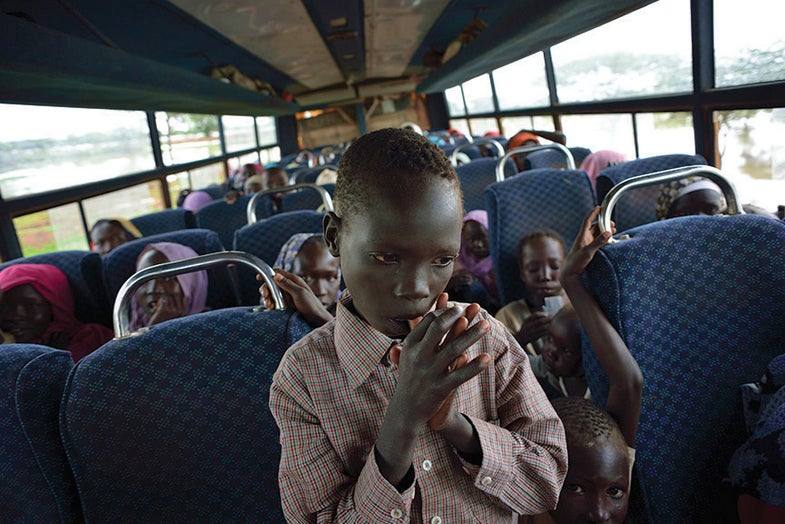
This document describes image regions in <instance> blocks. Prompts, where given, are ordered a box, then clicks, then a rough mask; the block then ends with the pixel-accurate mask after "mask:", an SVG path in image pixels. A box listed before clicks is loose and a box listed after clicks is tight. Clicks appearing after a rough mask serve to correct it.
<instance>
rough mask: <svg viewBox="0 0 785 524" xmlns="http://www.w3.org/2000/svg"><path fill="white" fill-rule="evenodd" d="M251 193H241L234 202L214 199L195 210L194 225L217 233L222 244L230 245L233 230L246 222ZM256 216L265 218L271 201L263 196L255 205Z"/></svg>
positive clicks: (269, 212) (269, 211)
mask: <svg viewBox="0 0 785 524" xmlns="http://www.w3.org/2000/svg"><path fill="white" fill-rule="evenodd" d="M251 197H253V195H243V196H241V197H240V198H238V199H237V202H235V203H234V204H227V203H226V202H224V201H223V199H222V200H216V201H215V202H212V203H210V204H207V205H206V206H204V207H203V208H202V209H200V210H199V211H197V212H196V227H198V228H202V229H209V230H211V231H215V232H216V233H218V238H219V239H220V240H221V244H223V245H224V246H231V245H232V242H233V241H234V232H235V231H237V230H238V229H240V228H241V227H243V226H245V225H247V224H248V201H249V200H251ZM256 212H257V216H259V217H262V218H266V217H268V216H270V215H272V213H273V211H272V202H271V201H270V199H269V198H268V197H263V198H261V199H260V202H258V205H257V206H256Z"/></svg>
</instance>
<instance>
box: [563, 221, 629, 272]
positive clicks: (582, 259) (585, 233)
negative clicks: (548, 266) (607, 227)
mask: <svg viewBox="0 0 785 524" xmlns="http://www.w3.org/2000/svg"><path fill="white" fill-rule="evenodd" d="M599 214H600V207H599V206H597V207H595V208H594V209H592V210H591V212H590V213H589V214H588V215H587V216H586V218H584V219H583V224H582V225H581V232H580V233H579V234H578V236H577V237H576V238H575V243H573V245H572V249H570V252H569V254H568V255H567V258H566V259H565V260H564V265H562V267H561V271H560V272H559V280H561V281H562V283H563V282H564V281H565V280H567V279H568V278H570V277H579V276H580V275H581V274H582V273H583V272H584V271H585V270H586V266H588V265H589V262H591V261H592V259H593V258H594V254H595V253H597V250H599V249H600V248H601V247H602V246H604V245H605V244H607V243H608V240H610V238H611V236H612V235H613V233H615V232H616V225H615V224H614V223H613V222H611V229H612V231H605V232H604V233H603V232H600V228H599V225H598V224H596V223H593V222H594V219H595V218H597V215H599Z"/></svg>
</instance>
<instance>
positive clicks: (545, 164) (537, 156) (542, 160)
mask: <svg viewBox="0 0 785 524" xmlns="http://www.w3.org/2000/svg"><path fill="white" fill-rule="evenodd" d="M568 149H569V150H570V153H572V158H573V160H574V161H575V167H576V168H578V167H579V166H580V165H581V162H583V159H585V158H586V157H587V156H589V155H590V154H591V149H587V148H585V147H570V148H568ZM530 169H567V160H566V159H565V158H564V154H563V153H562V152H561V151H557V150H555V149H545V150H542V151H535V152H533V153H529V154H528V155H526V157H524V159H523V170H524V171H528V170H530Z"/></svg>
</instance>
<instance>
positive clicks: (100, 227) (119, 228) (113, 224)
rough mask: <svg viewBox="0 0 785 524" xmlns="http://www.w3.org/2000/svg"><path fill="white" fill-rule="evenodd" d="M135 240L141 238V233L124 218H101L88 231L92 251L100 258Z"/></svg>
mask: <svg viewBox="0 0 785 524" xmlns="http://www.w3.org/2000/svg"><path fill="white" fill-rule="evenodd" d="M137 238H142V233H141V232H140V231H139V229H137V227H136V226H135V225H134V224H133V223H132V222H131V221H130V220H128V219H126V218H120V217H117V218H102V219H101V220H98V221H96V223H95V224H93V228H92V229H91V230H90V243H91V244H92V249H93V251H95V252H96V253H98V254H99V255H101V256H102V257H103V256H106V255H107V254H108V253H110V252H111V251H112V250H113V249H115V248H116V247H118V246H122V245H123V244H125V243H126V242H130V241H131V240H135V239H137Z"/></svg>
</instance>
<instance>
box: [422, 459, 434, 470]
mask: <svg viewBox="0 0 785 524" xmlns="http://www.w3.org/2000/svg"><path fill="white" fill-rule="evenodd" d="M431 468H433V464H431V461H430V460H423V461H422V469H424V470H425V471H431Z"/></svg>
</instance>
